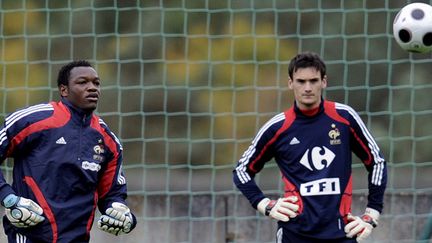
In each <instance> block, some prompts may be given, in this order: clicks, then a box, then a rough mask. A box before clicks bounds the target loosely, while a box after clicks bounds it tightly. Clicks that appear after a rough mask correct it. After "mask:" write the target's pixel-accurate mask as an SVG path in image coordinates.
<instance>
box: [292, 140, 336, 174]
mask: <svg viewBox="0 0 432 243" xmlns="http://www.w3.org/2000/svg"><path fill="white" fill-rule="evenodd" d="M335 157H336V155H335V154H334V153H333V152H332V151H331V150H330V149H328V148H327V147H325V146H323V147H314V148H312V150H310V149H307V150H306V152H305V153H304V154H303V156H302V158H301V159H300V164H302V165H304V166H305V167H306V168H308V169H309V170H311V171H314V170H322V169H324V168H327V167H329V166H330V164H331V163H332V162H333V160H334V158H335Z"/></svg>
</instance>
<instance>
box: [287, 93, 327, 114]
mask: <svg viewBox="0 0 432 243" xmlns="http://www.w3.org/2000/svg"><path fill="white" fill-rule="evenodd" d="M324 102H325V100H324V99H323V98H322V97H321V102H320V105H319V106H318V107H317V108H316V109H313V110H307V111H306V110H301V109H300V108H299V107H298V106H297V102H296V101H294V111H295V113H296V114H297V115H298V116H301V117H306V118H307V117H315V116H318V115H319V114H321V113H322V112H324Z"/></svg>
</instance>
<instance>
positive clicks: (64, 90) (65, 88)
mask: <svg viewBox="0 0 432 243" xmlns="http://www.w3.org/2000/svg"><path fill="white" fill-rule="evenodd" d="M59 92H60V96H61V97H67V96H68V95H69V89H68V86H66V85H64V84H60V86H59Z"/></svg>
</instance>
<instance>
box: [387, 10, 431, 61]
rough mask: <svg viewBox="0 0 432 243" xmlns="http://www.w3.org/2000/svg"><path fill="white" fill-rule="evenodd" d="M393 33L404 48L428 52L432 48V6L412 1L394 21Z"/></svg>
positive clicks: (411, 50) (410, 50)
mask: <svg viewBox="0 0 432 243" xmlns="http://www.w3.org/2000/svg"><path fill="white" fill-rule="evenodd" d="M393 35H394V37H395V39H396V42H397V43H398V44H399V45H400V47H402V49H404V50H406V51H409V52H417V53H426V52H430V51H431V50H432V6H430V5H428V4H426V3H411V4H408V5H406V6H405V7H403V8H402V9H401V10H400V11H399V13H398V14H397V15H396V17H395V19H394V21H393Z"/></svg>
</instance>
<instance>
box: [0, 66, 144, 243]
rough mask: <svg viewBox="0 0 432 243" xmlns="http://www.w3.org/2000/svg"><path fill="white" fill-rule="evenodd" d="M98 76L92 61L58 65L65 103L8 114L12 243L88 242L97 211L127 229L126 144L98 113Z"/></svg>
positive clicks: (5, 151) (1, 144)
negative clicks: (124, 144) (124, 165)
mask: <svg viewBox="0 0 432 243" xmlns="http://www.w3.org/2000/svg"><path fill="white" fill-rule="evenodd" d="M100 82H101V81H100V79H99V77H98V74H97V73H96V71H95V70H94V69H93V67H92V66H91V65H90V63H88V62H87V61H73V62H71V63H68V64H66V65H65V66H63V67H62V68H61V70H60V71H59V75H58V80H57V84H58V87H59V92H60V95H61V101H60V102H51V103H48V104H40V105H34V106H31V107H28V108H25V109H22V110H19V111H16V112H14V113H12V114H10V115H9V116H7V117H6V119H5V122H4V125H3V127H2V129H1V130H0V138H1V139H0V156H1V159H2V161H3V160H4V159H5V158H7V157H12V158H13V159H14V167H13V183H12V185H9V184H8V183H7V182H6V181H5V178H4V176H3V175H2V174H1V173H0V200H1V204H2V205H3V206H4V207H5V208H6V212H5V217H4V219H3V225H4V229H5V233H6V235H7V237H8V241H9V242H20V243H36V242H37V243H41V242H43V243H45V242H46V243H48V242H49V243H56V242H59V243H68V242H71V243H72V242H73V243H81V242H89V240H90V229H91V227H92V224H93V220H94V216H95V210H96V208H97V207H98V208H99V210H100V212H101V213H102V216H101V217H100V219H99V220H98V226H99V228H100V229H102V230H104V231H106V232H109V233H112V234H115V235H118V234H121V233H129V232H130V231H131V230H132V229H133V228H134V227H135V225H136V219H135V216H134V215H133V214H132V213H131V212H130V210H129V208H128V206H126V202H125V200H126V193H127V191H126V181H125V177H124V175H123V172H122V147H121V144H120V143H119V141H118V139H117V138H116V136H115V135H114V134H113V133H112V132H111V131H110V130H109V129H108V127H107V125H106V124H105V123H104V122H103V121H102V120H101V119H100V118H99V117H97V116H96V115H94V114H93V111H94V110H95V109H96V106H97V103H98V100H99V96H100Z"/></svg>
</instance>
